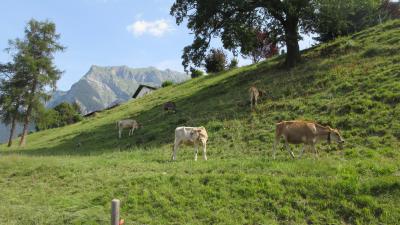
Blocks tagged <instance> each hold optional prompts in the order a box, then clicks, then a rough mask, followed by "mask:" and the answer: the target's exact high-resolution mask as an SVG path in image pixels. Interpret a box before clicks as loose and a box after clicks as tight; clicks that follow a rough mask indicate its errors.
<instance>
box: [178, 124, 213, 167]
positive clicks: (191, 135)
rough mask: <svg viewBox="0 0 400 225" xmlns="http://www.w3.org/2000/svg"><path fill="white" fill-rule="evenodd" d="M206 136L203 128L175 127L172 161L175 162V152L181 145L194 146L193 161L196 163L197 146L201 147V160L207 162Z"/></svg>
mask: <svg viewBox="0 0 400 225" xmlns="http://www.w3.org/2000/svg"><path fill="white" fill-rule="evenodd" d="M207 140H208V135H207V131H206V128H204V127H177V128H176V129H175V141H174V149H173V153H172V160H176V151H177V150H178V147H179V145H180V144H182V143H188V144H194V160H195V161H197V153H198V144H199V143H200V144H201V145H202V146H203V158H204V160H207V155H206V145H207Z"/></svg>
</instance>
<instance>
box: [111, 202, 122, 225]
mask: <svg viewBox="0 0 400 225" xmlns="http://www.w3.org/2000/svg"><path fill="white" fill-rule="evenodd" d="M119 205H120V201H119V200H118V199H113V200H112V201H111V225H119Z"/></svg>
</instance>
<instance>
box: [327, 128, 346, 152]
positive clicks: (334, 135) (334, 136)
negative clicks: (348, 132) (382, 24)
mask: <svg viewBox="0 0 400 225" xmlns="http://www.w3.org/2000/svg"><path fill="white" fill-rule="evenodd" d="M331 141H334V142H336V143H338V144H339V147H340V148H342V145H343V143H344V139H343V137H342V135H340V133H339V130H337V129H332V128H330V132H329V136H328V142H331Z"/></svg>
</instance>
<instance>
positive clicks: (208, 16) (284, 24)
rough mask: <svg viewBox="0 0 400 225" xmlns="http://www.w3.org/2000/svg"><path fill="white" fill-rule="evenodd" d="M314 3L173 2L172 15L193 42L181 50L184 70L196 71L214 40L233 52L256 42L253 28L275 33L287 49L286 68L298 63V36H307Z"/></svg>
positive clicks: (249, 0) (278, 0) (266, 0)
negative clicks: (192, 69)
mask: <svg viewBox="0 0 400 225" xmlns="http://www.w3.org/2000/svg"><path fill="white" fill-rule="evenodd" d="M314 9H315V7H314V1H313V0H176V1H175V3H174V4H173V5H172V7H171V15H173V16H174V17H175V18H176V23H177V24H178V25H180V24H182V23H183V22H184V21H185V20H186V19H187V20H188V23H187V27H188V28H189V29H190V30H192V31H193V33H194V35H195V38H194V41H193V43H192V44H191V45H189V46H186V47H185V48H184V50H183V56H182V59H183V62H182V64H183V65H184V66H185V68H188V67H189V66H190V65H191V64H193V65H194V66H197V67H199V66H200V65H201V63H202V61H203V60H204V56H205V55H206V53H207V49H208V48H209V45H210V41H211V39H212V38H213V37H220V38H221V40H222V42H223V45H224V48H226V49H229V50H232V51H235V50H236V49H238V48H240V47H242V45H244V44H245V43H246V42H247V41H249V40H252V41H253V42H254V41H255V39H256V36H255V35H254V32H253V31H254V28H257V29H259V30H268V32H274V33H275V34H276V35H277V37H278V38H279V40H280V41H282V42H283V43H284V44H285V45H286V47H287V54H286V61H285V64H286V66H287V67H293V66H294V65H296V63H297V62H299V60H300V49H299V43H298V41H299V40H300V38H301V37H300V35H299V32H301V31H302V32H308V31H310V30H311V29H310V28H311V27H310V24H311V22H310V21H311V19H312V14H313V13H314Z"/></svg>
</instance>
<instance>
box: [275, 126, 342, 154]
mask: <svg viewBox="0 0 400 225" xmlns="http://www.w3.org/2000/svg"><path fill="white" fill-rule="evenodd" d="M282 136H283V138H284V139H285V146H286V149H287V151H288V152H289V154H290V155H291V156H292V158H294V154H293V152H292V151H291V150H290V148H289V143H290V144H301V143H303V144H304V146H303V149H302V151H301V153H300V157H301V156H302V155H303V152H304V149H305V147H306V145H308V146H310V147H311V148H312V149H313V150H314V152H315V156H316V157H318V151H317V149H316V148H315V144H316V143H317V141H320V140H327V142H328V143H329V144H330V143H331V141H334V142H337V143H339V146H340V147H341V146H342V144H343V143H344V139H343V138H342V136H341V135H340V133H339V131H338V130H337V129H332V128H330V127H329V126H327V127H324V126H322V125H319V124H317V123H314V122H307V121H301V120H294V121H283V122H280V123H277V124H276V130H275V143H274V150H273V157H274V159H275V152H276V145H277V144H278V142H279V140H280V138H281V137H282Z"/></svg>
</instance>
